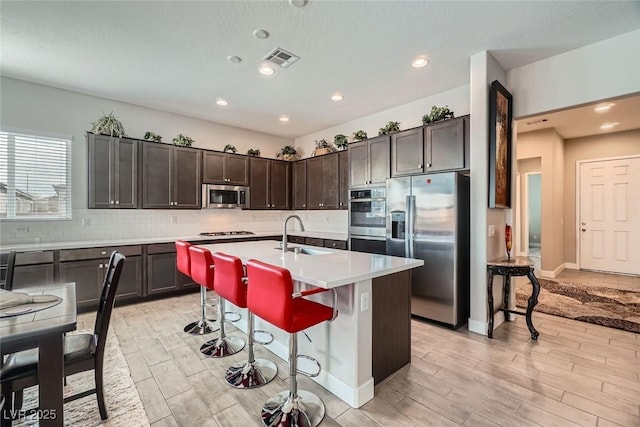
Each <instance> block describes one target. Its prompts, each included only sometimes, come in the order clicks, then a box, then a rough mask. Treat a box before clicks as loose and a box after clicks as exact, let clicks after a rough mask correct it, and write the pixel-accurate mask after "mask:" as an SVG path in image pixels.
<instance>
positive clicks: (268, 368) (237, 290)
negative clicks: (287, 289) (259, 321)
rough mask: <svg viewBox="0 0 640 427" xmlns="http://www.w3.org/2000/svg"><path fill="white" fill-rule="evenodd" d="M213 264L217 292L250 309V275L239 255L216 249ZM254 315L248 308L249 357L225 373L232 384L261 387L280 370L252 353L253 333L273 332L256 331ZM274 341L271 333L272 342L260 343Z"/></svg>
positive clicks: (238, 386) (239, 386) (235, 385)
mask: <svg viewBox="0 0 640 427" xmlns="http://www.w3.org/2000/svg"><path fill="white" fill-rule="evenodd" d="M213 263H214V265H215V269H216V274H215V278H214V287H215V290H216V293H217V294H218V295H219V296H220V297H221V298H224V299H225V300H227V301H229V302H231V303H233V304H235V305H236V306H238V307H240V308H247V285H246V283H247V278H246V277H243V276H244V269H243V268H242V261H240V258H236V257H234V256H230V255H227V254H224V253H221V252H217V253H214V254H213ZM254 318H255V316H254V315H253V313H251V311H249V331H248V333H247V337H248V338H247V339H248V342H249V343H248V344H249V345H248V347H249V358H248V359H247V360H246V361H245V362H239V363H235V364H233V365H231V367H230V368H229V369H227V372H226V374H225V380H226V381H227V383H228V384H229V385H230V386H232V387H236V388H256V387H260V386H263V385H265V384H267V383H269V382H270V381H271V380H273V379H274V378H275V376H276V374H277V373H278V367H277V366H276V364H275V363H273V362H271V361H269V360H266V359H256V358H255V355H254V353H253V343H254V342H255V341H256V340H255V339H254V333H256V332H258V333H266V334H269V335H271V334H270V333H268V332H266V331H254ZM271 341H273V335H271V340H270V341H269V342H261V341H258V343H260V344H269V343H270V342H271Z"/></svg>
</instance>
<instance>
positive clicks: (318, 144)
mask: <svg viewBox="0 0 640 427" xmlns="http://www.w3.org/2000/svg"><path fill="white" fill-rule="evenodd" d="M316 148H318V149H319V148H329V149H330V148H331V144H329V143H328V142H327V140H326V139H324V138H322V139H321V140H320V141H318V140H317V139H316Z"/></svg>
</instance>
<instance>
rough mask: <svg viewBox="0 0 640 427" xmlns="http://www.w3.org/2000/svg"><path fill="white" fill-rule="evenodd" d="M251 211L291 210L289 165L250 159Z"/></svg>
mask: <svg viewBox="0 0 640 427" xmlns="http://www.w3.org/2000/svg"><path fill="white" fill-rule="evenodd" d="M249 175H250V179H249V182H250V186H251V200H250V206H251V209H291V163H290V162H285V161H280V160H271V159H262V158H251V167H250V174H249Z"/></svg>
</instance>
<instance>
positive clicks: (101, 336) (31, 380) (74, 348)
mask: <svg viewBox="0 0 640 427" xmlns="http://www.w3.org/2000/svg"><path fill="white" fill-rule="evenodd" d="M124 260H125V256H124V255H122V254H121V253H119V252H117V251H114V252H113V253H112V254H111V257H110V258H109V265H108V268H107V271H106V273H105V276H104V282H103V285H102V293H101V295H100V303H99V306H98V312H97V314H96V322H95V326H94V329H93V333H85V334H73V335H67V336H65V337H64V375H65V377H67V376H69V375H74V374H77V373H80V372H85V371H90V370H93V371H94V376H95V388H94V389H91V390H87V391H83V392H80V393H78V394H75V395H73V396H69V397H65V399H64V402H65V403H67V402H71V401H73V400H77V399H80V398H83V397H86V396H90V395H92V394H94V393H95V394H96V398H97V400H98V409H99V411H100V418H102V419H103V420H106V419H107V418H108V414H107V407H106V404H105V401H104V382H103V370H104V351H105V344H106V342H107V332H108V330H109V322H110V320H111V312H112V310H113V304H114V301H115V296H116V290H117V289H118V282H119V281H120V275H121V273H122V268H123V265H124ZM0 382H1V383H2V395H3V396H4V397H5V408H4V409H3V414H2V427H4V426H10V425H11V421H12V420H11V417H10V416H8V415H9V414H11V409H12V407H15V409H20V408H21V407H22V391H23V390H24V389H25V388H27V387H31V386H34V385H37V384H38V350H37V349H32V350H27V351H21V352H19V353H15V354H12V355H11V356H9V358H8V359H7V361H6V363H5V365H4V366H3V367H2V371H1V372H0ZM12 394H13V395H14V396H13V397H14V399H11V396H12ZM12 400H15V405H12ZM14 412H15V411H14Z"/></svg>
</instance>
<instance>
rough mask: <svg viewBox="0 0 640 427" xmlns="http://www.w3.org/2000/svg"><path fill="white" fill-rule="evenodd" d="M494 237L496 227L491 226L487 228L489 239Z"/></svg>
mask: <svg viewBox="0 0 640 427" xmlns="http://www.w3.org/2000/svg"><path fill="white" fill-rule="evenodd" d="M495 235H496V226H495V225H493V224H491V225H490V226H489V237H495Z"/></svg>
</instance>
